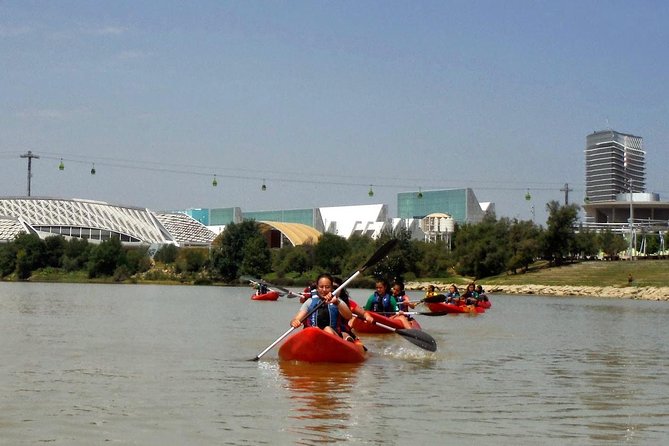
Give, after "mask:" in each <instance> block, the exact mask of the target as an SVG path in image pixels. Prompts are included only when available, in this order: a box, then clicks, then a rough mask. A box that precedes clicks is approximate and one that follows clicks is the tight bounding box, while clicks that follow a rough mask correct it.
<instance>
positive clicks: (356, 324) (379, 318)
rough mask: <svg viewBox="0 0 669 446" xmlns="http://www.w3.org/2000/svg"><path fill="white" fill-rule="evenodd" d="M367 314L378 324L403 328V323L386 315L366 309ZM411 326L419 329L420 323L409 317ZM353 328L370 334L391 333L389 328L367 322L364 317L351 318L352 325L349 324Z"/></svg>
mask: <svg viewBox="0 0 669 446" xmlns="http://www.w3.org/2000/svg"><path fill="white" fill-rule="evenodd" d="M368 313H369V314H371V315H372V317H373V318H374V320H375V321H376V322H378V323H380V324H383V325H387V326H389V327H393V328H395V329H402V328H404V325H402V323H401V322H400V321H398V320H397V319H391V318H389V317H387V316H384V315H382V314H379V313H374V312H373V311H368ZM410 322H411V328H413V329H415V330H420V324H419V323H418V321H417V320H416V319H411V321H410ZM351 327H352V328H353V330H354V331H355V332H356V333H370V334H388V333H391V334H392V333H393V331H391V330H387V329H385V328H383V327H379V326H378V325H375V324H368V323H367V322H365V321H364V319H360V318H357V317H356V318H353V325H352V326H351Z"/></svg>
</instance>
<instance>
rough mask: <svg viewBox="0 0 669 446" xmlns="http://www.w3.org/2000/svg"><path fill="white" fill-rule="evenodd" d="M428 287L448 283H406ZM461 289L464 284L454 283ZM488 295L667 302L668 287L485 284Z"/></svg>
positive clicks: (415, 287) (410, 286) (410, 287)
mask: <svg viewBox="0 0 669 446" xmlns="http://www.w3.org/2000/svg"><path fill="white" fill-rule="evenodd" d="M428 285H435V286H436V287H437V288H439V289H440V290H442V291H445V290H446V289H447V288H448V285H450V284H449V283H440V282H429V283H428V282H407V283H406V284H405V286H406V289H408V290H426V289H427V287H428ZM456 285H457V286H458V288H460V289H462V288H464V287H465V286H466V284H464V283H462V284H458V283H456ZM484 288H485V290H486V293H488V294H523V295H541V296H592V297H608V298H616V299H638V300H656V301H669V287H655V286H634V285H632V286H621V287H615V286H604V287H597V286H573V285H528V284H525V285H497V284H485V285H484Z"/></svg>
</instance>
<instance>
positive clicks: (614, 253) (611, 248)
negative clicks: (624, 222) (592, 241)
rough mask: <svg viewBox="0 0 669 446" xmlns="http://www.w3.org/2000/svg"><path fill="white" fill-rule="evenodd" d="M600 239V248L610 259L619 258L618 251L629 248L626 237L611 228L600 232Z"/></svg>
mask: <svg viewBox="0 0 669 446" xmlns="http://www.w3.org/2000/svg"><path fill="white" fill-rule="evenodd" d="M598 239H599V240H598V242H599V247H600V249H601V250H602V251H603V252H604V254H605V255H606V257H608V258H610V259H615V258H617V257H618V253H620V251H624V250H625V248H627V242H626V241H625V238H624V237H623V236H622V235H620V234H614V233H613V232H611V230H609V229H607V230H606V231H602V232H600V233H599V237H598Z"/></svg>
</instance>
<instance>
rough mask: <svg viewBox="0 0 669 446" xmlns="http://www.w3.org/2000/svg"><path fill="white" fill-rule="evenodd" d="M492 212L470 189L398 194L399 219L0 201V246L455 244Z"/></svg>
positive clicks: (379, 211)
mask: <svg viewBox="0 0 669 446" xmlns="http://www.w3.org/2000/svg"><path fill="white" fill-rule="evenodd" d="M486 212H494V205H492V204H480V203H478V201H477V200H476V197H475V195H474V192H473V191H472V190H471V189H450V190H440V191H425V192H418V193H415V192H407V193H400V194H398V214H399V216H398V217H396V218H391V217H390V216H389V215H388V206H387V205H385V204H369V205H358V206H335V207H321V208H313V209H291V210H272V211H253V212H243V211H242V210H241V208H239V207H232V208H212V209H203V208H199V209H186V210H179V211H170V212H158V211H151V210H149V209H146V208H139V207H129V206H120V205H114V204H109V203H105V202H100V201H93V200H81V199H60V198H44V197H7V198H0V242H3V241H5V242H6V241H10V240H12V239H14V237H15V236H16V235H17V234H19V233H21V232H27V233H34V234H38V235H39V236H40V237H42V238H46V237H48V236H50V235H62V236H64V237H67V238H72V237H77V238H84V239H87V240H90V241H91V242H101V241H104V240H108V239H110V238H111V237H118V238H119V239H120V240H121V242H123V243H124V244H126V245H154V246H159V245H164V244H173V245H176V246H210V245H211V243H212V242H213V240H214V238H215V237H216V236H217V235H218V234H220V233H221V232H222V231H223V230H224V229H225V226H226V225H228V224H230V223H241V222H242V221H244V220H251V219H252V220H255V221H257V222H258V223H259V224H260V228H261V231H262V232H263V234H264V235H265V237H266V239H267V241H268V243H269V245H270V246H271V247H281V246H288V245H290V246H296V245H301V244H306V243H315V242H316V241H317V240H318V238H319V237H320V236H321V234H323V233H325V232H327V233H332V234H337V235H340V236H342V237H344V238H349V237H351V236H353V235H363V236H369V237H372V238H376V237H378V236H379V235H381V234H382V233H383V232H384V231H393V230H396V229H397V228H403V229H406V230H408V231H410V233H411V236H412V238H414V239H419V240H426V241H437V240H450V234H451V233H452V232H453V230H454V228H455V224H456V223H458V224H464V223H477V222H479V221H481V219H482V218H483V216H484V215H485V214H486Z"/></svg>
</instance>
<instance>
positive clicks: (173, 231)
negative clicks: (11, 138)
mask: <svg viewBox="0 0 669 446" xmlns="http://www.w3.org/2000/svg"><path fill="white" fill-rule="evenodd" d="M20 232H32V233H35V234H38V235H39V236H40V237H42V238H45V237H48V236H49V235H62V236H64V237H77V238H84V239H88V240H89V241H92V242H101V241H104V240H109V239H110V238H112V237H118V238H119V240H121V242H123V243H124V244H150V245H151V244H174V245H177V246H203V245H204V246H208V245H210V244H211V242H212V241H213V239H214V237H215V234H214V233H213V232H212V231H210V230H209V229H207V227H206V226H204V225H203V224H201V223H200V222H198V221H196V220H194V219H192V218H191V217H189V216H187V215H184V214H170V213H156V212H152V211H150V210H148V209H146V208H138V207H129V206H119V205H113V204H109V203H105V202H101V201H93V200H80V199H60V198H42V197H10V198H0V240H1V241H7V240H11V239H13V238H14V237H15V236H16V234H18V233H20Z"/></svg>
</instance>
